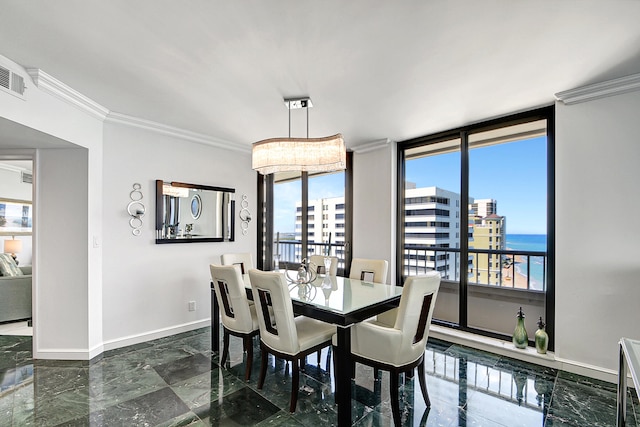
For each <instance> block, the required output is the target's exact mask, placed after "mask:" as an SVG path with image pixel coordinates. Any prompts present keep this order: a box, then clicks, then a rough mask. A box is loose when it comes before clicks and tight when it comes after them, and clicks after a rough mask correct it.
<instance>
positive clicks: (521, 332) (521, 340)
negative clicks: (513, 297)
mask: <svg viewBox="0 0 640 427" xmlns="http://www.w3.org/2000/svg"><path fill="white" fill-rule="evenodd" d="M516 318H517V319H518V320H517V321H516V329H515V331H513V339H512V341H513V345H515V346H516V348H527V346H528V345H529V336H528V335H527V330H526V329H525V327H524V313H523V312H522V307H520V309H519V310H518V314H517V316H516Z"/></svg>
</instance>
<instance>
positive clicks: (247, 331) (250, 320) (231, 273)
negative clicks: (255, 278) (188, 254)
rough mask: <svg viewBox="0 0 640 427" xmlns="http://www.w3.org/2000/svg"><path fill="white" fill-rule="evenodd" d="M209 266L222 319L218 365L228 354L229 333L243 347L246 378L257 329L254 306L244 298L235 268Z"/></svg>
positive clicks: (238, 273)
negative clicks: (245, 359) (239, 341)
mask: <svg viewBox="0 0 640 427" xmlns="http://www.w3.org/2000/svg"><path fill="white" fill-rule="evenodd" d="M209 268H210V270H211V281H212V282H213V287H214V289H215V294H216V300H217V301H218V306H219V307H220V318H221V319H222V329H223V339H222V341H223V349H222V357H221V358H220V365H224V363H225V361H226V360H227V356H228V355H229V335H233V336H237V337H240V338H242V342H243V348H244V350H245V351H246V352H247V365H246V369H245V374H244V378H245V380H246V381H248V380H249V379H250V378H251V367H252V365H253V337H254V336H256V335H258V333H259V332H260V328H259V326H258V318H257V315H256V308H255V305H254V304H249V301H248V300H247V291H246V289H245V287H244V281H243V280H242V275H241V274H240V271H239V269H238V268H236V267H235V266H234V265H227V266H222V265H214V264H211V265H210V266H209Z"/></svg>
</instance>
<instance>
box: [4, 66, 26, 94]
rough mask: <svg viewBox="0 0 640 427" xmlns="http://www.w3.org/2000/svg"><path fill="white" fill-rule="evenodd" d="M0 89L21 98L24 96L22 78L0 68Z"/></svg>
mask: <svg viewBox="0 0 640 427" xmlns="http://www.w3.org/2000/svg"><path fill="white" fill-rule="evenodd" d="M0 87H1V88H3V89H6V90H9V91H11V92H13V93H14V94H17V95H19V96H20V97H22V96H23V95H24V90H25V88H26V87H25V85H24V79H23V78H22V76H19V75H18V74H16V73H14V72H12V71H10V70H9V69H7V68H4V67H2V66H0Z"/></svg>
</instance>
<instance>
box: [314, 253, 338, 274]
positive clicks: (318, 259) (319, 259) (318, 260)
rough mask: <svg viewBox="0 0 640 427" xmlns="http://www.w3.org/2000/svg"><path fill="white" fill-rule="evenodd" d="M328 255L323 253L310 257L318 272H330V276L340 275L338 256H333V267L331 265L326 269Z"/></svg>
mask: <svg viewBox="0 0 640 427" xmlns="http://www.w3.org/2000/svg"><path fill="white" fill-rule="evenodd" d="M325 258H326V257H324V256H322V255H311V257H310V258H309V262H310V263H311V264H313V265H314V266H315V269H316V273H318V274H328V275H329V276H337V275H338V257H335V256H332V257H329V258H331V267H329V271H325V268H324V259H325Z"/></svg>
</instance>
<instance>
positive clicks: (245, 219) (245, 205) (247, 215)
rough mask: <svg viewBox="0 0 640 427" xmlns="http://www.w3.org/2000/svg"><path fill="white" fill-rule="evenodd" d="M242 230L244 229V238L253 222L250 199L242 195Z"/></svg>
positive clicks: (240, 214)
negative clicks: (250, 223)
mask: <svg viewBox="0 0 640 427" xmlns="http://www.w3.org/2000/svg"><path fill="white" fill-rule="evenodd" d="M240 207H241V209H240V213H239V214H238V215H239V216H240V221H242V223H241V224H240V228H242V234H243V235H244V236H246V235H247V233H248V232H249V222H251V212H249V197H248V196H247V195H246V194H243V195H242V201H241V202H240Z"/></svg>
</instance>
